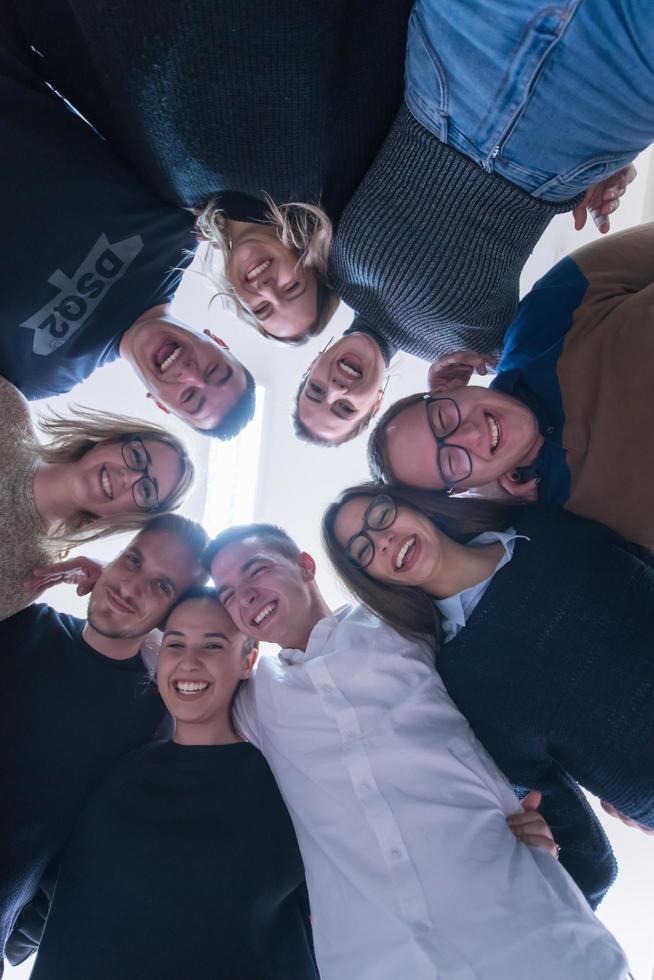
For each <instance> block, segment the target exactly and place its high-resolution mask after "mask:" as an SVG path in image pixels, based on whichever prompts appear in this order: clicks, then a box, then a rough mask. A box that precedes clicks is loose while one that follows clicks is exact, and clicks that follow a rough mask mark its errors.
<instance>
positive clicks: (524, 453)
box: [385, 385, 542, 490]
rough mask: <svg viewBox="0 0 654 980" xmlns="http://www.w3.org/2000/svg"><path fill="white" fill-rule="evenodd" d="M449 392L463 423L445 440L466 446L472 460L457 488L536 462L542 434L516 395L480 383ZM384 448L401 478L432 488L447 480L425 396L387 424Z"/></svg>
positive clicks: (395, 474) (439, 487)
mask: <svg viewBox="0 0 654 980" xmlns="http://www.w3.org/2000/svg"><path fill="white" fill-rule="evenodd" d="M447 398H451V399H452V400H453V401H454V402H456V405H457V407H458V410H459V415H460V417H461V424H460V426H459V428H458V429H457V431H456V432H454V433H453V434H452V435H451V436H450V437H448V438H447V439H446V444H449V445H455V446H461V447H463V448H464V449H465V450H467V453H468V455H469V457H470V463H471V466H472V470H471V473H470V476H469V477H468V478H467V479H465V480H461V481H459V482H457V484H456V486H457V489H461V490H463V489H465V488H467V487H481V486H484V485H485V484H487V483H491V482H492V481H494V480H497V479H498V478H499V477H501V476H503V475H504V474H506V473H508V472H509V471H511V470H512V469H514V468H515V467H517V466H527V465H529V464H530V463H531V462H533V460H534V458H535V456H536V455H537V453H538V450H539V449H540V447H541V445H542V436H541V435H540V433H539V430H538V421H537V419H536V416H535V415H534V413H533V412H532V411H531V409H529V408H527V406H526V405H524V404H523V403H522V402H521V401H518V399H517V398H513V397H512V396H511V395H506V394H504V393H503V392H500V391H494V390H493V389H488V388H481V387H477V386H475V385H467V386H462V387H459V388H456V389H453V390H452V391H448V392H447ZM385 448H386V456H387V459H388V464H389V467H390V471H391V473H392V476H393V479H394V480H396V481H397V482H398V483H404V484H406V485H407V486H412V487H423V488H426V489H433V490H443V489H445V487H446V486H447V484H446V483H445V481H444V480H443V478H442V475H441V473H440V472H439V468H438V466H437V464H436V449H437V447H436V441H435V439H434V435H433V432H432V430H431V428H430V426H429V421H428V417H427V409H426V402H425V401H419V402H416V403H415V404H413V405H410V406H409V407H408V408H405V409H404V410H403V411H401V412H400V413H399V414H398V415H396V416H395V418H394V419H392V421H390V422H389V423H388V424H387V425H386V428H385Z"/></svg>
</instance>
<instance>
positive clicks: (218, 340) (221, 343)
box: [202, 330, 229, 350]
mask: <svg viewBox="0 0 654 980" xmlns="http://www.w3.org/2000/svg"><path fill="white" fill-rule="evenodd" d="M202 333H203V334H205V335H206V336H207V337H210V338H211V340H213V341H214V343H216V344H218V346H219V347H224V348H225V350H229V345H228V344H226V343H225V341H224V340H222V339H221V338H220V337H216V335H215V333H211V330H203V331H202Z"/></svg>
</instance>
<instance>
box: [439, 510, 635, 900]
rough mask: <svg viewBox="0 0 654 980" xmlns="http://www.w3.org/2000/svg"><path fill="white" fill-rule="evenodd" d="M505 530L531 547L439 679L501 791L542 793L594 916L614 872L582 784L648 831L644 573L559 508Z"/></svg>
mask: <svg viewBox="0 0 654 980" xmlns="http://www.w3.org/2000/svg"><path fill="white" fill-rule="evenodd" d="M512 523H513V525H514V526H515V529H516V531H517V532H518V533H519V534H523V535H527V536H528V537H529V539H530V540H529V541H524V540H517V541H516V543H515V551H514V554H513V558H512V560H511V561H510V562H509V563H508V564H507V565H505V567H504V568H502V569H501V570H500V571H499V572H498V573H497V575H495V577H494V578H493V580H492V582H491V584H490V585H489V587H488V590H487V591H486V593H485V594H484V596H483V598H482V600H481V602H480V603H479V605H478V606H477V608H476V609H475V610H474V612H473V613H472V616H471V617H470V619H469V620H468V623H467V624H466V626H465V628H464V629H462V630H461V632H460V633H459V634H458V635H457V636H456V637H455V638H454V639H453V640H451V641H450V642H449V643H447V644H445V646H444V647H443V648H442V650H441V652H440V653H439V654H438V657H437V668H438V670H439V673H440V674H441V676H442V678H443V680H444V681H445V684H446V686H447V689H448V692H449V694H450V696H451V697H452V698H453V700H454V701H455V702H456V704H457V705H458V707H459V708H460V710H461V711H462V713H463V714H464V715H465V716H466V718H467V719H468V721H469V722H470V724H471V725H472V727H473V729H474V731H475V733H476V735H477V736H478V738H479V739H480V740H481V741H482V742H483V744H484V746H485V747H486V749H487V750H488V751H489V752H490V754H491V755H492V756H493V758H494V760H495V762H496V763H497V765H498V766H499V767H500V769H501V770H502V771H503V772H504V773H505V774H506V776H507V777H508V778H509V779H510V780H511V782H512V783H513V784H514V785H515V786H516V787H517V788H518V789H522V790H528V789H540V790H542V791H543V804H542V807H541V811H542V813H543V815H544V816H545V818H546V820H547V821H548V823H549V824H550V826H551V828H552V830H553V832H554V836H555V838H556V840H557V841H558V843H559V844H560V845H561V862H562V864H563V865H564V867H565V868H566V869H567V871H569V873H570V874H571V875H572V877H573V878H574V879H575V880H576V882H577V884H578V885H579V887H580V888H581V890H582V891H583V892H584V894H585V895H586V896H587V898H588V899H589V901H590V902H591V904H592V905H593V906H595V905H596V904H597V902H598V901H599V900H600V899H601V898H602V896H603V894H604V892H605V891H606V889H607V888H608V887H609V885H610V884H611V882H612V880H613V878H614V877H615V871H616V865H615V859H614V858H613V855H612V852H611V849H610V846H609V844H608V841H607V839H606V836H605V834H604V832H603V830H602V829H601V827H600V825H599V823H598V822H597V820H596V818H595V817H594V815H593V814H592V811H591V809H590V807H589V805H588V803H587V802H586V799H585V797H584V796H583V794H582V792H581V790H580V788H579V787H580V786H583V787H585V788H586V789H587V790H590V792H592V793H594V794H596V795H597V796H599V797H600V799H603V800H607V801H608V802H609V803H612V804H613V805H614V806H616V807H617V808H618V809H619V810H622V811H624V812H625V813H627V814H628V815H629V816H631V817H633V818H634V819H635V820H638V821H639V822H640V823H643V824H646V825H647V826H649V827H654V753H653V752H652V745H654V657H653V656H652V652H653V649H654V648H653V644H652V638H653V637H654V567H652V564H651V562H652V559H650V558H649V557H648V556H647V555H646V554H645V553H644V552H642V551H641V550H640V549H637V548H636V547H635V546H633V545H628V544H626V543H625V542H623V541H622V540H621V539H620V538H618V537H617V536H616V535H614V534H613V533H612V532H610V531H608V530H607V529H606V528H604V527H602V526H601V525H599V524H595V523H593V522H591V521H587V520H584V519H583V518H580V517H577V516H575V515H573V514H569V513H567V512H566V511H564V510H561V509H559V508H556V507H548V506H545V505H538V506H535V507H533V508H525V510H524V511H523V512H522V514H521V516H519V517H517V519H516V520H515V521H514V522H512Z"/></svg>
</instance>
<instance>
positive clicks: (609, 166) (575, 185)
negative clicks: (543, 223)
mask: <svg viewBox="0 0 654 980" xmlns="http://www.w3.org/2000/svg"><path fill="white" fill-rule="evenodd" d="M633 159H634V154H633V153H607V154H606V155H604V156H600V157H594V158H593V159H592V160H586V161H584V162H583V163H579V164H577V166H575V167H571V168H570V170H567V171H566V172H565V173H562V174H558V175H557V176H556V177H552V178H550V179H549V180H546V181H545V182H544V183H542V184H540V185H539V186H536V187H534V189H533V190H530V193H531V194H532V195H533V196H534V197H540V198H543V199H544V200H546V201H565V200H567V199H568V198H571V197H574V196H575V194H580V193H582V191H586V190H588V188H589V187H592V186H593V185H594V184H599V183H600V181H602V180H605V179H606V178H607V177H610V176H611V174H614V173H616V172H617V171H618V170H622V168H623V167H626V166H627V164H628V163H631V161H632V160H633Z"/></svg>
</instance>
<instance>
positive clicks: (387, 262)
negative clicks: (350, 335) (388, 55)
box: [330, 105, 580, 361]
mask: <svg viewBox="0 0 654 980" xmlns="http://www.w3.org/2000/svg"><path fill="white" fill-rule="evenodd" d="M579 200H580V198H578V197H577V198H575V199H574V200H572V201H564V202H562V203H552V202H550V201H542V200H538V199H536V198H535V197H531V195H529V194H527V193H526V192H525V191H523V190H521V189H520V188H519V187H516V186H515V185H514V184H511V183H509V181H507V180H504V178H503V177H500V176H498V175H497V174H490V173H486V172H485V171H484V170H482V168H481V167H479V166H477V164H475V163H473V162H472V160H470V159H468V157H466V156H463V154H461V153H458V152H457V151H456V150H453V149H452V148H451V147H449V146H447V145H446V144H445V143H441V142H440V140H439V139H438V138H437V137H436V136H434V135H433V134H432V133H430V132H429V131H428V130H427V129H425V128H424V126H421V125H420V123H419V122H418V121H417V120H416V119H414V117H413V116H412V115H411V113H410V111H409V109H408V108H407V107H406V105H404V106H403V107H402V109H401V110H400V112H399V113H398V116H397V118H396V120H395V123H394V125H393V127H392V129H391V131H390V133H389V135H388V137H387V139H386V141H385V143H384V145H383V147H382V149H381V151H380V153H379V155H378V157H377V159H376V160H375V162H374V164H373V166H372V167H371V168H370V170H369V171H368V174H367V175H366V177H365V180H364V181H363V182H362V184H361V186H360V187H359V189H358V190H357V192H356V194H355V195H354V197H353V198H352V200H351V201H350V203H349V204H348V206H347V208H346V209H345V211H344V213H343V216H342V218H341V221H340V223H339V227H338V233H337V235H336V237H335V239H334V244H333V247H332V253H331V261H330V278H331V281H332V283H333V284H334V287H335V288H336V290H337V292H338V293H339V295H340V296H341V297H342V298H343V299H344V300H345V302H346V303H347V304H348V306H351V307H352V309H354V310H356V311H357V313H358V314H359V317H358V318H357V319H356V320H355V321H354V324H353V326H354V327H355V328H357V329H360V330H361V329H362V330H367V331H368V332H372V333H373V335H374V336H376V337H377V339H378V340H379V343H380V346H381V347H382V350H383V351H384V354H385V356H386V357H387V358H388V357H390V356H392V354H393V353H394V352H395V351H397V350H404V351H407V352H408V353H409V354H416V355H417V356H418V357H424V358H426V359H427V360H430V361H433V360H435V359H436V358H437V357H440V355H441V354H445V353H447V352H448V351H452V350H479V351H487V352H490V351H497V350H500V349H501V347H502V337H503V334H504V330H505V329H506V327H507V326H508V324H509V323H510V322H511V319H512V318H513V316H514V315H515V312H516V309H517V306H518V287H519V279H520V273H521V271H522V268H523V266H524V264H525V262H526V261H527V259H528V257H529V255H530V253H531V251H532V250H533V248H534V245H535V244H536V242H537V241H538V239H539V238H540V236H541V235H542V233H543V232H544V231H545V228H546V227H547V225H548V224H549V222H550V221H551V220H552V218H553V217H554V215H555V214H558V213H560V212H562V211H567V210H569V209H570V208H572V207H573V206H574V205H575V204H577V203H578V201H579Z"/></svg>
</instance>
